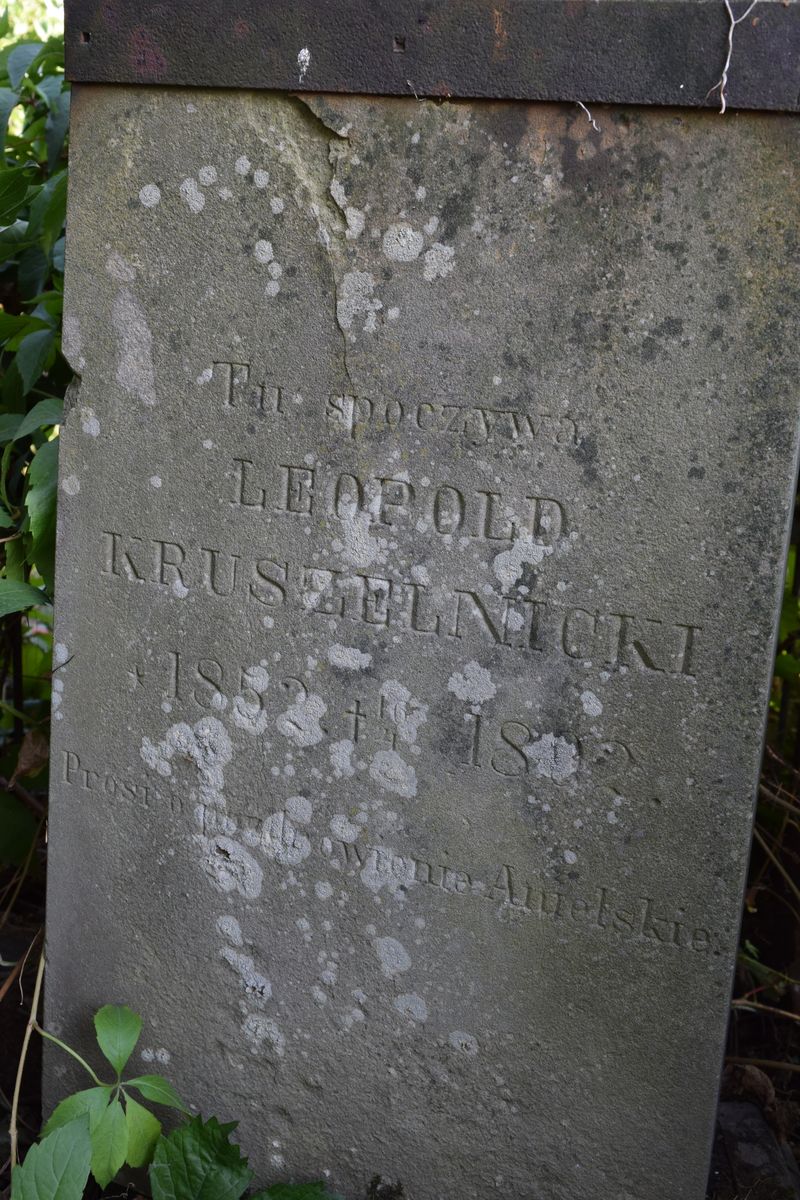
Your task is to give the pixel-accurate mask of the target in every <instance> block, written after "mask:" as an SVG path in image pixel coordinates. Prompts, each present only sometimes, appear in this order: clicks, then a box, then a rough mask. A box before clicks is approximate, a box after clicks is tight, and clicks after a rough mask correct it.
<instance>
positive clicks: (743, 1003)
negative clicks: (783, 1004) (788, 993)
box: [731, 1000, 800, 1021]
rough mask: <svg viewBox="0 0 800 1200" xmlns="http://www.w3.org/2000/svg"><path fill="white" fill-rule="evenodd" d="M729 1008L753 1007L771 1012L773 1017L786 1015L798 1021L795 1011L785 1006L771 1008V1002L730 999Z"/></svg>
mask: <svg viewBox="0 0 800 1200" xmlns="http://www.w3.org/2000/svg"><path fill="white" fill-rule="evenodd" d="M731 1008H738V1009H745V1010H746V1009H749V1008H755V1009H757V1010H758V1011H759V1012H765V1013H771V1014H772V1016H773V1017H788V1019H789V1020H790V1021H800V1016H798V1014H797V1013H793V1012H788V1011H787V1009H785V1008H773V1007H772V1005H771V1004H759V1003H758V1001H757V1000H732V1001H731Z"/></svg>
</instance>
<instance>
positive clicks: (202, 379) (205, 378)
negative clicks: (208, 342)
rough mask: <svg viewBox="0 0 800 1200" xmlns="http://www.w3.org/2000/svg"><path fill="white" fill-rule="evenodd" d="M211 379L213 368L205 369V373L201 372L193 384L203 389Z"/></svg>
mask: <svg viewBox="0 0 800 1200" xmlns="http://www.w3.org/2000/svg"><path fill="white" fill-rule="evenodd" d="M213 378H214V368H213V367H206V369H205V371H201V372H200V374H199V375H198V376H197V379H195V383H196V384H198V385H199V386H200V387H204V386H205V384H207V383H211V380H212V379H213Z"/></svg>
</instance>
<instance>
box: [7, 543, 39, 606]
mask: <svg viewBox="0 0 800 1200" xmlns="http://www.w3.org/2000/svg"><path fill="white" fill-rule="evenodd" d="M8 544H9V545H13V543H11V542H10V543H8ZM48 603H49V601H48V599H47V596H46V595H45V594H44V592H42V591H40V590H39V588H35V587H32V586H31V585H30V584H29V583H20V582H18V581H17V580H15V579H0V617H7V616H8V614H9V613H13V612H22V611H23V609H26V608H30V607H31V606H32V605H34V604H48Z"/></svg>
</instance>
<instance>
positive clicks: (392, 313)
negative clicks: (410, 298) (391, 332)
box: [386, 305, 400, 321]
mask: <svg viewBox="0 0 800 1200" xmlns="http://www.w3.org/2000/svg"><path fill="white" fill-rule="evenodd" d="M399 316H400V309H399V308H398V307H397V306H396V305H393V306H392V307H391V308H390V309H388V310H387V312H386V319H387V320H388V321H396V320H397V318H398V317H399Z"/></svg>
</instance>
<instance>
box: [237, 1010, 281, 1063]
mask: <svg viewBox="0 0 800 1200" xmlns="http://www.w3.org/2000/svg"><path fill="white" fill-rule="evenodd" d="M242 1032H243V1033H244V1036H245V1037H246V1038H247V1040H248V1042H249V1043H250V1052H251V1053H252V1054H262V1053H264V1051H265V1050H266V1049H267V1048H269V1049H271V1050H272V1051H273V1052H274V1053H275V1055H276V1056H277V1057H278V1058H283V1056H284V1054H285V1053H286V1038H285V1037H284V1036H283V1034H282V1033H281V1031H280V1029H279V1028H278V1026H277V1025H276V1023H275V1022H274V1021H273V1020H271V1019H270V1018H269V1017H265V1016H264V1014H263V1013H248V1014H247V1016H246V1017H245V1019H244V1021H243V1023H242Z"/></svg>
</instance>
